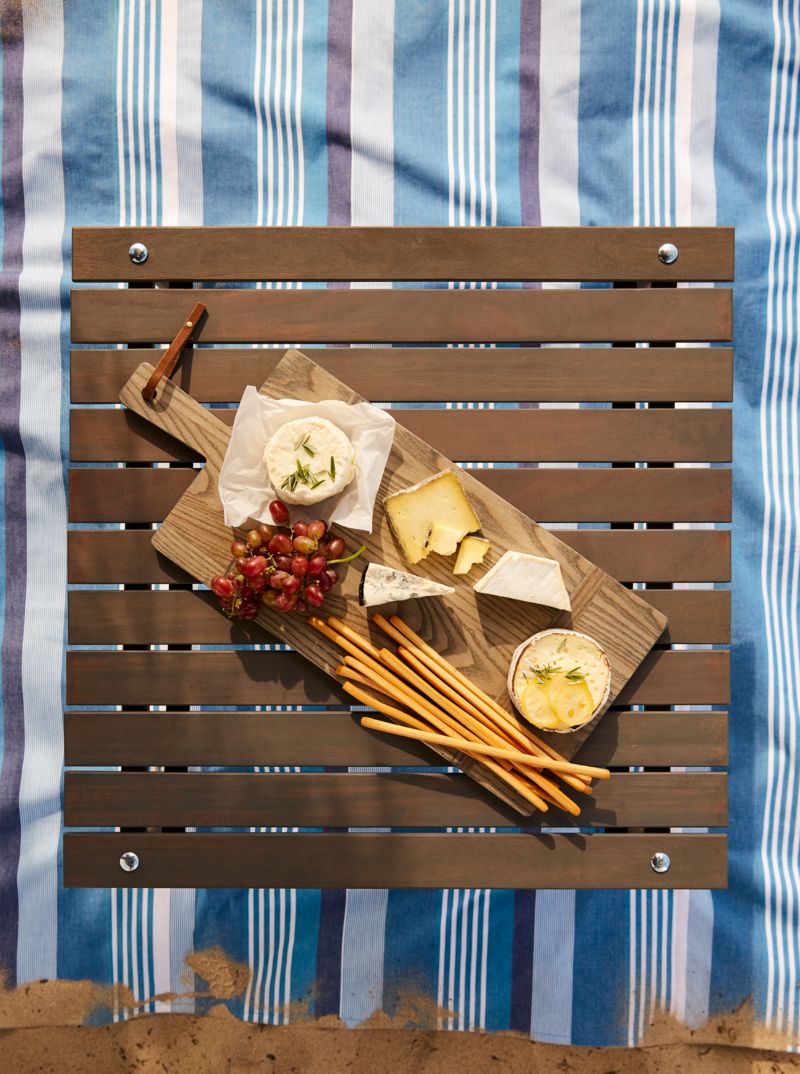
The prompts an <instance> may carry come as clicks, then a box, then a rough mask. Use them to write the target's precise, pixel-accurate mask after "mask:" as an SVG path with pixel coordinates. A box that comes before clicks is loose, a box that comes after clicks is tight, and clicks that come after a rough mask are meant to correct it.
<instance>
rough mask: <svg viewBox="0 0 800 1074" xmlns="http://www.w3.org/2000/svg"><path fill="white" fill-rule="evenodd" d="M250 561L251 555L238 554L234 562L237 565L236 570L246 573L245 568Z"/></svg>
mask: <svg viewBox="0 0 800 1074" xmlns="http://www.w3.org/2000/svg"><path fill="white" fill-rule="evenodd" d="M249 562H250V557H249V556H237V557H236V560H235V562H234V566H235V567H236V570H237V571H238V572H239V574H244V569H245V567H246V566H247V564H248V563H249Z"/></svg>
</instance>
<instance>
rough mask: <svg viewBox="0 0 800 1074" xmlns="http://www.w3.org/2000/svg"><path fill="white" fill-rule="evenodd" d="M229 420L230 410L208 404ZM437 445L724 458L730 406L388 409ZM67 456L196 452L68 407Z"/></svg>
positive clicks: (154, 458) (633, 457)
mask: <svg viewBox="0 0 800 1074" xmlns="http://www.w3.org/2000/svg"><path fill="white" fill-rule="evenodd" d="M211 413H213V414H214V416H215V417H216V418H218V419H219V420H220V421H221V422H223V423H224V424H225V425H228V426H232V425H233V420H234V418H235V416H236V411H235V410H212V411H211ZM391 413H392V416H393V417H394V419H395V420H396V421H397V422H398V423H400V424H402V425H403V426H404V428H406V429H408V430H410V431H411V432H412V433H414V434H415V435H416V436H418V437H420V438H421V439H422V440H425V441H426V442H427V443H429V444H430V445H431V446H432V447H434V448H436V450H437V451H440V452H442V454H444V455H447V457H448V458H453V459H457V460H458V459H462V460H466V459H469V460H470V461H472V462H516V463H528V462H729V461H730V457H731V411H730V410H724V409H720V408H715V409H692V410H538V409H536V410H445V409H441V410H392V411H391ZM70 457H71V459H72V461H73V462H193V461H195V460H196V459H198V458H200V457H201V454H200V453H198V452H195V451H193V450H192V449H191V448H189V447H187V446H186V445H185V444H182V443H181V442H180V441H178V440H176V439H175V438H174V437H172V436H170V435H168V434H167V433H164V432H163V431H162V430H160V429H157V428H155V427H154V426H153V425H151V424H150V423H148V422H145V421H144V420H143V419H142V418H140V417H138V415H136V414H131V413H130V412H129V411H121V410H72V412H71V414H70Z"/></svg>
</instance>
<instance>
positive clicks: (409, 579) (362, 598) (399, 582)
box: [358, 563, 455, 608]
mask: <svg viewBox="0 0 800 1074" xmlns="http://www.w3.org/2000/svg"><path fill="white" fill-rule="evenodd" d="M447 593H455V590H454V589H453V587H452V586H450V585H441V584H440V583H439V582H432V581H431V580H430V579H429V578H419V577H418V576H417V575H416V574H407V573H406V572H405V571H398V570H395V568H394V567H384V566H383V565H382V564H380V563H370V564H368V566H367V569H366V570H365V571H364V574H363V575H362V577H361V585H360V587H359V590H358V603H359V604H361V605H363V606H365V607H368V608H370V607H373V606H374V605H376V604H390V603H392V602H393V601H398V600H411V599H412V598H414V597H442V596H445V595H446V594H447Z"/></svg>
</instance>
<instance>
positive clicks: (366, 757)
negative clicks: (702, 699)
mask: <svg viewBox="0 0 800 1074" xmlns="http://www.w3.org/2000/svg"><path fill="white" fill-rule="evenodd" d="M727 729H728V716H727V713H724V712H703V711H700V712H647V713H644V712H626V711H612V712H609V713H607V714H606V715H605V716H604V717H603V719H602V720H601V721H600V723H599V724H598V726H597V729H596V730H595V731H594V732H593V733H592V735H591V736H590V737H589V738H588V739H587V741H586V742H585V743H584V745H583V746H582V747H581V749H580V752H579V754H578V758H579V759H580V761H581V763H584V764H599V765H617V766H625V765H650V766H656V767H660V766H668V765H715V766H723V765H725V764H727V761H728V751H727ZM64 762H65V764H67V765H112V764H113V765H132V766H145V767H146V766H148V765H173V766H185V765H214V766H221V767H225V766H239V765H253V766H256V765H258V766H261V765H272V766H281V765H307V766H309V765H310V766H316V765H365V766H374V765H389V766H395V767H399V766H403V765H418V764H419V763H420V762H422V763H429V764H434V765H435V764H436V763H437V762H438V758H436V757H434V756H433V755H432V754H431V752H430V750H429V749H428V748H427V746H425V745H423V744H422V743H420V742H414V741H412V740H411V739H400V738H392V737H390V736H388V735H383V734H379V733H377V732H372V731H367V730H366V729H365V728H363V727H361V726H360V725H359V723H358V720H357V717H355V716H353V715H351V714H350V713H349V712H270V713H263V712H258V713H254V712H224V711H223V712H135V713H132V712H66V713H65V714H64Z"/></svg>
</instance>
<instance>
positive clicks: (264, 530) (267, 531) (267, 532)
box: [256, 522, 275, 544]
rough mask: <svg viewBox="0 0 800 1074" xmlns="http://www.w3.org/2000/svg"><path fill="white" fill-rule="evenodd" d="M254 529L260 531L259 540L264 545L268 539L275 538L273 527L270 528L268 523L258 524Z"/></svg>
mask: <svg viewBox="0 0 800 1074" xmlns="http://www.w3.org/2000/svg"><path fill="white" fill-rule="evenodd" d="M256 529H258V530H260V531H261V540H262V541H263V543H264V544H266V543H267V542H268V541H269V539H270V537H274V536H275V527H274V526H270V524H269V522H259V524H258V526H257V527H256Z"/></svg>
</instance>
